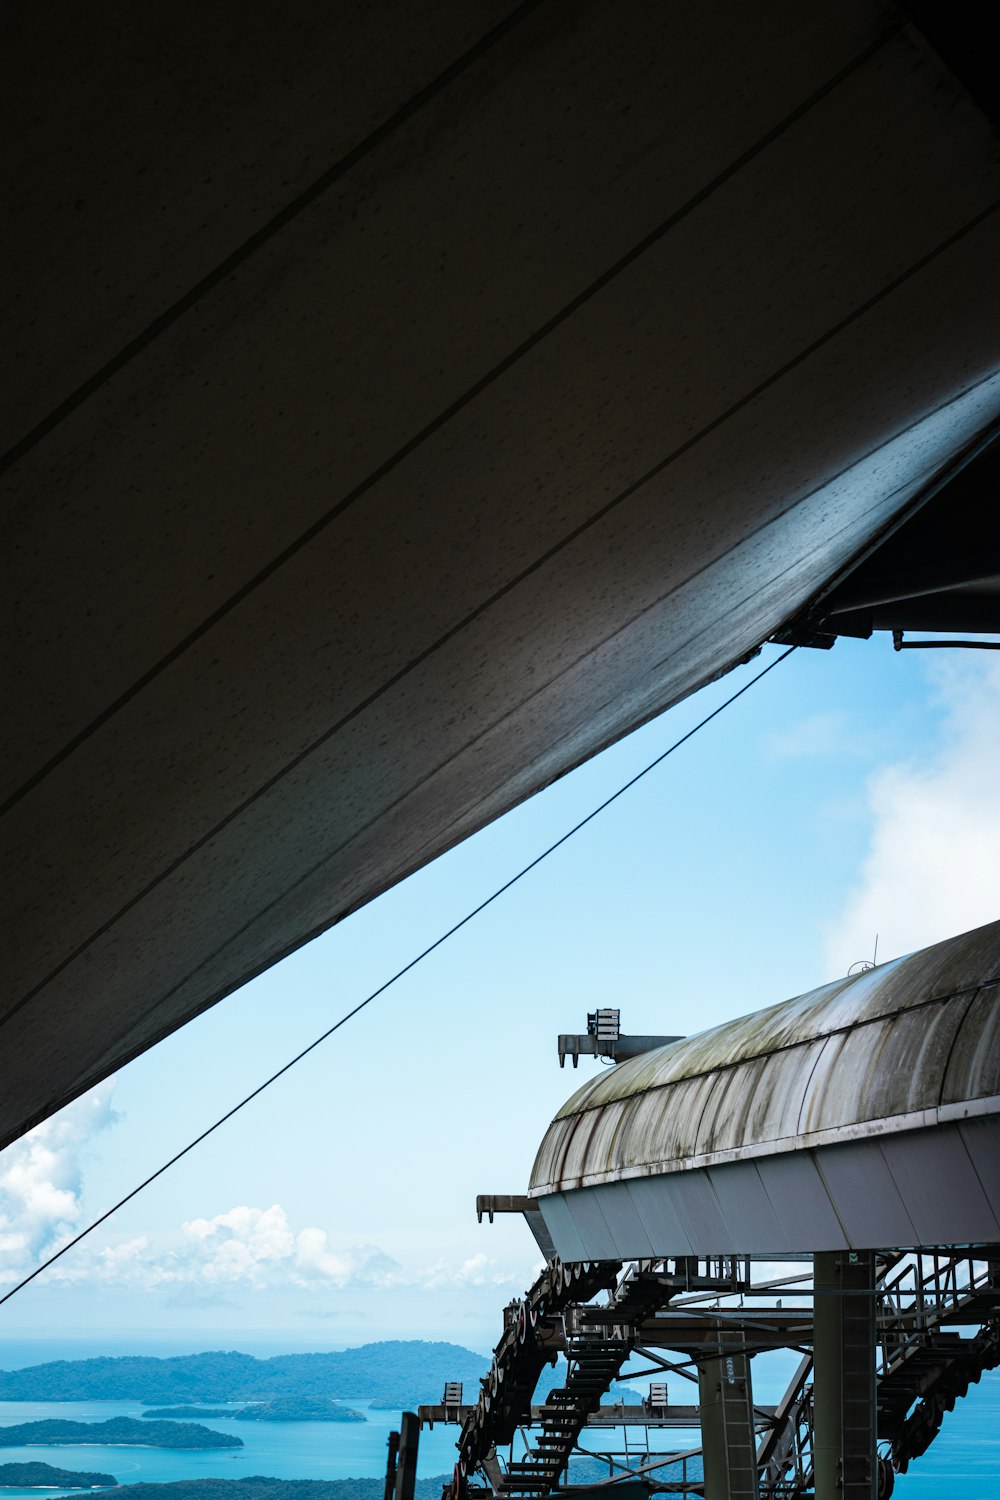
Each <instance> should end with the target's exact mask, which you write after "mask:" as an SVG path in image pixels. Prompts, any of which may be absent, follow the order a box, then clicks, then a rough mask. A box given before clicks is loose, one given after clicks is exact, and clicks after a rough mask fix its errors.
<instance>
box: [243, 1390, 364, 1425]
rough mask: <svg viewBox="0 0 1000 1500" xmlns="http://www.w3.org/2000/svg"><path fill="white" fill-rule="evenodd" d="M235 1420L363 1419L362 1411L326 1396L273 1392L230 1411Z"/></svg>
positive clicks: (337, 1420) (329, 1420)
mask: <svg viewBox="0 0 1000 1500" xmlns="http://www.w3.org/2000/svg"><path fill="white" fill-rule="evenodd" d="M232 1415H233V1419H234V1421H237V1422H367V1420H368V1418H367V1417H366V1416H364V1415H363V1413H362V1412H359V1411H354V1410H353V1409H352V1408H351V1407H350V1406H340V1405H339V1404H338V1402H336V1401H331V1399H330V1397H329V1396H276V1397H275V1399H274V1400H273V1401H259V1402H258V1401H255V1402H254V1404H253V1405H252V1406H244V1407H243V1409H242V1410H241V1411H236V1412H233V1414H232Z"/></svg>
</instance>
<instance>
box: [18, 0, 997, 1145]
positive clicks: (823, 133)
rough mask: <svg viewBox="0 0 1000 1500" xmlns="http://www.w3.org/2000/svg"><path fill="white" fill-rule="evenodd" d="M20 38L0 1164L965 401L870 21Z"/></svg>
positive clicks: (862, 524)
mask: <svg viewBox="0 0 1000 1500" xmlns="http://www.w3.org/2000/svg"><path fill="white" fill-rule="evenodd" d="M13 15H14V20H13V21H12V22H11V23H10V25H9V28H8V35H7V38H6V46H5V49H4V57H5V68H6V70H7V71H6V76H5V79H4V83H5V87H4V89H3V90H2V91H0V109H3V110H4V111H6V112H7V113H8V121H7V123H6V124H5V125H4V126H3V130H4V139H5V140H6V141H7V142H8V143H9V145H10V146H11V148H12V149H11V150H10V151H9V153H8V154H9V157H10V163H9V168H8V178H7V181H6V183H5V186H4V195H5V198H4V201H5V202H6V203H7V204H8V205H12V206H14V208H15V210H16V211H15V212H13V213H12V214H11V215H10V228H9V232H8V233H5V236H4V245H3V254H4V257H5V265H6V266H7V267H8V270H7V272H6V274H5V276H4V277H3V279H2V283H0V285H2V295H3V316H4V339H5V350H6V351H7V353H8V355H9V356H10V355H12V356H13V357H14V359H15V360H16V369H17V371H18V380H17V382H16V387H15V389H14V391H13V393H12V395H13V400H12V401H11V402H9V403H8V404H7V405H6V407H5V417H4V421H5V423H6V426H5V428H4V435H5V441H6V443H7V444H8V445H9V451H8V455H7V458H6V459H5V460H3V461H2V467H3V470H4V478H3V482H4V486H5V491H6V500H5V512H4V515H5V519H4V521H3V528H4V529H3V533H2V542H3V547H2V555H3V558H4V569H5V575H4V583H3V587H4V594H5V597H6V598H9V599H10V600H11V601H12V602H13V607H14V613H13V619H12V624H11V626H10V628H9V630H8V646H9V648H10V649H9V667H8V675H7V680H6V682H5V692H4V702H5V709H6V712H5V715H4V720H3V730H2V733H3V739H4V758H3V768H4V769H3V774H4V778H5V780H4V784H3V790H2V795H3V798H4V799H5V801H4V803H3V806H4V809H5V811H4V816H3V830H4V833H3V836H4V848H5V862H4V876H3V881H4V884H3V888H2V892H0V896H2V900H3V917H2V920H3V922H4V924H5V931H6V932H8V933H9V934H10V935H11V940H10V943H9V953H8V961H7V964H6V968H5V976H4V983H5V989H4V997H3V1001H2V1010H0V1052H2V1056H3V1058H4V1090H3V1100H2V1104H0V1141H5V1140H8V1139H11V1138H12V1137H13V1136H14V1135H16V1134H17V1133H18V1132H19V1131H20V1130H22V1129H23V1128H25V1126H26V1125H27V1124H29V1123H30V1122H32V1121H34V1120H36V1119H38V1118H41V1117H42V1116H44V1115H45V1114H46V1113H47V1112H49V1111H50V1110H51V1109H52V1108H54V1107H56V1106H57V1105H58V1104H59V1103H62V1102H65V1101H66V1100H67V1099H69V1098H70V1097H72V1096H73V1095H74V1094H76V1093H77V1092H79V1091H80V1090H81V1089H82V1088H84V1087H86V1086H87V1085H88V1084H89V1083H92V1082H94V1081H96V1080H97V1079H98V1078H100V1077H102V1076H104V1075H105V1074H106V1073H107V1072H108V1071H110V1070H111V1069H112V1068H113V1067H115V1066H116V1065H117V1064H118V1063H120V1062H121V1061H122V1060H123V1059H124V1058H127V1057H128V1056H131V1055H134V1054H135V1053H136V1052H138V1051H140V1050H142V1049H143V1048H144V1047H146V1046H148V1045H150V1043H151V1042H153V1041H155V1040H156V1039H157V1038H158V1037H160V1036H162V1035H164V1034H166V1033H167V1032H169V1031H170V1030H171V1029H173V1028H174V1027H175V1026H177V1025H179V1024H180V1023H181V1022H182V1021H183V1020H185V1019H186V1018H187V1017H189V1016H190V1015H192V1014H194V1013H196V1012H197V1011H198V1010H199V1009H201V1008H203V1007H204V1006H206V1005H208V1004H211V1003H212V1002H213V1001H214V1000H216V999H218V998H219V997H220V996H221V995H222V994H224V993H226V992H228V991H229V990H231V989H232V988H233V987H235V986H236V985H238V984H239V983H241V982H242V981H243V980H245V979H246V978H247V977H249V976H250V975H251V974H253V973H255V972H257V971H259V970H260V969H261V968H262V967H265V966H266V965H268V964H269V963H272V962H273V961H274V960H275V959H276V958H277V957H278V956H280V955H281V954H282V953H284V952H287V951H289V950H290V949H292V948H294V947H295V946H296V945H297V944H299V943H301V942H303V941H304V940H306V938H308V937H309V936H310V935H312V934H314V933H316V932H319V931H321V930H323V929H324V928H325V927H327V926H329V925H330V924H331V923H332V922H335V921H336V920H338V919H339V918H340V917H341V916H343V915H344V914H345V913H346V912H348V911H350V910H351V909H352V908H353V907H356V906H357V905H358V904H359V903H362V902H364V901H366V900H368V899H370V898H371V896H372V895H374V894H375V893H377V892H378V891H379V890H382V889H384V888H385V887H386V886H388V885H390V884H392V883H393V882H394V881H395V880H397V879H399V878H400V877H401V876H402V875H404V874H405V873H407V872H408V871H409V870H412V869H414V868H415V867H417V866H418V865H420V864H421V863H422V862H424V861H426V860H427V859H429V858H432V857H433V856H434V855H435V854H436V853H438V852H440V851H441V850H442V849H443V848H446V847H447V846H448V845H449V844H451V843H453V842H454V841H455V840H457V839H460V838H462V837H464V836H465V835H467V834H468V833H469V832H471V831H473V830H474V829H476V828H478V827H480V826H481V825H482V824H483V823H484V822H486V821H488V820H489V819H490V818H492V817H494V816H496V815H497V814H498V813H499V812H501V811H503V810H504V809H505V808H507V807H509V806H511V805H512V804H513V803H515V802H517V801H518V800H519V799H521V798H523V797H525V796H527V795H530V793H531V792H532V791H534V790H536V789H537V788H538V787H539V786H542V785H544V784H545V783H546V782H548V781H550V780H551V779H552V778H553V777H556V776H558V775H560V774H562V773H563V772H564V771H566V770H567V769H568V768H569V767H571V766H572V765H574V764H576V763H578V762H579V761H580V760H582V759H584V758H585V757H586V756H588V755H590V754H592V753H593V752H594V751H595V750H597V749H599V748H601V747H602V746H603V745H605V744H607V743H608V742H610V741H611V740H613V739H614V738H615V737H617V736H619V735H621V734H623V733H625V732H627V730H628V729H630V728H632V727H633V726H634V725H636V724H637V723H640V722H642V721H643V720H644V719H645V718H648V717H649V716H650V715H651V714H653V713H655V712H657V711H658V710H659V709H661V708H663V707H664V706H666V705H667V704H669V703H671V702H674V701H675V700H676V699H677V698H679V697H680V696H682V695H683V694H685V693H687V692H690V691H692V690H693V689H695V688H696V687H698V686H699V685H700V684H701V683H703V682H704V681H706V680H707V679H708V678H709V677H710V676H712V675H713V674H715V673H717V672H719V671H721V670H724V669H725V668H727V667H728V666H730V665H731V664H732V663H733V662H734V661H736V660H737V659H739V658H740V657H741V656H742V655H743V654H744V653H745V652H747V651H748V650H752V649H753V648H754V647H756V646H757V645H758V644H759V643H760V642H761V641H762V640H764V639H765V638H766V637H767V636H768V634H769V633H771V632H772V631H773V630H774V629H775V628H776V627H777V626H778V625H779V624H780V623H781V622H782V621H783V620H785V619H787V618H788V617H789V616H790V615H791V614H793V613H794V612H795V611H796V610H797V609H798V608H799V607H800V606H801V605H802V603H803V602H804V601H805V600H806V599H807V598H808V597H810V595H811V594H812V593H813V592H814V591H815V590H816V589H817V588H818V587H819V586H820V585H821V584H822V583H824V582H825V581H826V580H827V579H828V578H829V577H830V576H831V575H832V574H833V573H834V572H836V571H837V570H838V569H839V568H840V567H841V565H842V564H843V563H845V562H846V561H847V560H848V559H850V558H851V557H853V556H854V555H855V554H856V553H857V552H858V551H859V550H860V549H861V548H862V547H863V546H865V545H866V544H867V542H868V541H869V539H870V538H871V537H872V536H873V535H875V534H877V533H878V531H879V530H880V528H882V527H883V526H884V525H886V523H887V522H889V521H890V520H891V519H892V518H893V517H894V516H895V515H897V514H898V513H899V512H900V510H901V509H902V508H903V507H905V506H906V505H908V504H909V503H910V501H911V500H912V499H913V498H914V497H915V496H917V495H919V493H920V491H921V490H922V488H923V487H924V486H926V484H927V483H928V482H929V481H930V480H931V479H933V478H934V476H935V475H936V474H938V473H939V471H940V470H941V469H942V468H943V467H944V466H945V465H946V464H947V463H948V462H949V461H950V460H951V459H952V458H953V457H954V455H955V454H956V453H958V452H960V451H961V450H962V449H963V448H964V447H965V446H966V445H967V444H969V443H971V442H972V441H973V440H974V439H975V438H976V437H977V435H978V434H980V433H981V432H982V431H983V430H984V429H985V428H986V427H987V425H988V424H990V423H991V422H992V421H994V420H995V419H996V418H997V416H998V414H1000V380H997V379H996V378H995V372H996V370H997V368H998V365H1000V359H998V353H1000V334H998V332H997V327H998V322H997V319H996V318H995V317H991V316H990V315H989V306H988V299H989V297H990V295H991V292H990V288H991V287H992V286H993V284H994V277H993V271H994V268H995V264H996V261H997V254H998V249H1000V230H998V221H1000V216H998V215H997V214H996V213H995V212H994V208H995V206H996V203H997V200H998V198H1000V164H998V157H997V148H996V142H995V139H994V137H993V136H992V134H991V132H990V130H989V128H988V126H987V124H986V122H985V121H984V119H983V118H982V117H981V116H980V114H979V113H978V111H977V109H976V107H975V106H974V105H973V104H972V103H971V102H970V101H968V100H967V99H966V97H965V95H964V93H963V91H962V88H961V87H960V85H959V84H958V83H957V82H956V80H955V79H954V78H953V77H952V75H951V74H950V73H949V72H948V71H947V69H946V68H945V67H944V66H943V64H942V63H941V62H940V60H939V59H938V58H937V57H936V55H935V54H934V53H933V52H932V50H931V49H930V48H929V46H928V45H927V43H926V42H925V41H924V40H923V39H922V37H921V36H920V35H919V34H918V33H917V32H916V31H915V30H914V29H913V28H912V27H909V26H907V25H905V24H902V22H901V18H900V17H899V15H898V14H897V13H896V12H895V11H894V10H893V9H892V8H891V7H888V8H887V7H885V6H883V5H881V4H877V3H869V0H851V3H847V4H843V5H838V6H835V7H829V8H828V9H827V10H825V11H823V10H817V9H816V8H812V9H809V8H803V7H801V6H798V5H793V4H791V3H790V0H771V3H769V4H768V5H767V6H766V7H764V8H763V9H761V8H760V7H757V8H754V9H749V8H747V7H746V6H742V5H738V4H735V3H732V0H726V3H722V4H719V5H717V6H713V7H709V8H698V9H697V11H692V9H691V8H690V7H654V6H649V5H648V4H645V3H642V0H629V3H624V4H622V5H616V6H613V7H608V6H603V5H599V4H596V3H592V4H585V5H580V4H577V3H573V4H570V3H569V0H550V3H544V4H537V5H532V4H529V5H525V6H521V7H518V8H516V9H515V8H514V7H510V8H509V9H508V8H505V7H502V6H500V5H497V4H490V3H485V0H481V3H477V4H476V5H473V6H469V5H466V4H463V5H459V4H444V5H441V6H437V7H434V8H433V15H432V16H430V17H424V16H421V17H420V19H419V23H418V21H417V20H416V19H413V20H412V21H409V20H404V19H402V18H401V17H400V15H399V14H397V13H395V12H394V13H392V15H391V19H390V18H389V17H388V14H387V13H386V14H383V13H382V12H378V11H375V12H372V11H371V10H370V9H369V8H367V7H363V6H359V5H358V6H355V5H345V6H336V7H330V6H323V5H319V4H317V3H315V0H308V3H307V0H300V3H297V4H296V3H291V4H287V3H284V4H282V5H281V6H280V7H279V6H275V5H271V4H264V5H262V6H258V7H254V9H253V12H252V14H249V13H247V11H246V8H245V7H237V6H235V5H231V4H229V3H228V0H224V3H223V4H220V5H218V6H213V7H211V8H210V9H209V11H208V13H206V12H205V9H204V7H195V6H194V5H191V4H181V5H178V4H176V3H171V4H170V5H167V4H166V3H165V0H153V3H151V4H149V5H147V6H144V7H142V8H141V10H139V11H129V12H127V13H121V12H120V11H119V9H118V8H114V7H109V8H107V9H104V10H102V9H101V8H100V7H98V8H97V9H96V11H95V9H94V8H93V7H86V6H83V5H82V4H78V5H63V6H59V7H56V6H54V5H51V4H47V3H41V4H38V5H34V6H31V7H27V6H26V7H22V8H21V9H20V10H15V11H14V12H13Z"/></svg>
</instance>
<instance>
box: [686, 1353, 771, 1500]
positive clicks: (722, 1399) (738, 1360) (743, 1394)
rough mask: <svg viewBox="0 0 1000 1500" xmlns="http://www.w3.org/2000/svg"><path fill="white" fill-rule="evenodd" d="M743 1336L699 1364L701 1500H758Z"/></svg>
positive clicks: (752, 1421)
mask: <svg viewBox="0 0 1000 1500" xmlns="http://www.w3.org/2000/svg"><path fill="white" fill-rule="evenodd" d="M743 1342H744V1341H743V1338H742V1336H736V1337H733V1338H731V1339H729V1340H728V1341H727V1340H726V1339H725V1338H724V1337H723V1339H721V1340H720V1343H719V1353H718V1355H715V1356H710V1357H708V1358H699V1361H698V1401H699V1405H700V1407H701V1442H702V1457H703V1462H704V1466H705V1500H757V1493H758V1491H757V1443H756V1436H755V1432H754V1420H753V1389H752V1384H751V1378H750V1360H749V1359H748V1357H747V1356H746V1354H744V1353H742V1352H740V1349H741V1347H742V1344H743Z"/></svg>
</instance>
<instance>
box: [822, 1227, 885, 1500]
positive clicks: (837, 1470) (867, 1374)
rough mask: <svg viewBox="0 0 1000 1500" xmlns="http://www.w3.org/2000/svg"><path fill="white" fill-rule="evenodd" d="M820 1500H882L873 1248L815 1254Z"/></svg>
mask: <svg viewBox="0 0 1000 1500" xmlns="http://www.w3.org/2000/svg"><path fill="white" fill-rule="evenodd" d="M814 1285H815V1313H814V1322H815V1345H814V1362H815V1382H814V1388H813V1390H814V1402H815V1436H814V1447H813V1452H814V1462H815V1476H816V1500H875V1494H876V1480H877V1464H876V1461H875V1420H876V1418H875V1280H874V1256H873V1255H872V1254H871V1253H870V1252H869V1251H858V1250H851V1251H843V1252H831V1251H827V1252H825V1253H823V1254H817V1255H816V1257H815V1282H814Z"/></svg>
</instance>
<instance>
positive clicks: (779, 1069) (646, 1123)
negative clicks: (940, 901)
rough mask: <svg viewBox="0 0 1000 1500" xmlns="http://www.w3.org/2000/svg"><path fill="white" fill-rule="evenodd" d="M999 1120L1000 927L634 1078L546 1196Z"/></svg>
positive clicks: (764, 1015)
mask: <svg viewBox="0 0 1000 1500" xmlns="http://www.w3.org/2000/svg"><path fill="white" fill-rule="evenodd" d="M989 1114H1000V922H995V923H991V924H990V925H988V926H986V927H980V928H978V929H976V930H975V931H973V932H970V933H966V934H964V935H963V936H961V937H957V938H951V939H949V940H948V941H946V942H943V943H938V944H936V945H935V946H934V947H931V948H927V949H924V950H922V951H921V952H919V953H915V954H912V955H910V956H909V957H907V958H902V959H897V960H896V961H894V962H893V963H890V964H885V965H883V966H882V967H880V968H877V969H873V970H870V971H869V972H867V973H863V974H859V975H856V976H854V977H853V978H846V979H841V980H837V981H835V982H834V983H832V984H828V985H824V986H823V987H821V988H820V989H817V990H812V991H810V992H809V993H808V994H806V995H800V996H799V997H798V998H797V999H794V1000H789V1001H786V1002H784V1003H783V1004H781V1005H775V1006H772V1007H770V1008H769V1009H767V1010H763V1011H758V1012H757V1013H756V1014H753V1015H749V1016H744V1017H742V1018H741V1019H739V1020H737V1021H731V1022H728V1023H726V1024H725V1025H723V1026H717V1027H715V1028H713V1029H712V1030H711V1031H705V1032H702V1033H700V1034H699V1035H697V1036H693V1037H689V1038H687V1039H686V1040H684V1041H682V1042H674V1043H672V1044H671V1045H670V1046H667V1047H662V1048H660V1049H658V1050H657V1051H656V1052H651V1053H647V1054H646V1055H644V1056H642V1057H638V1058H635V1059H633V1060H632V1061H631V1062H627V1063H623V1064H620V1065H619V1066H618V1067H616V1068H615V1069H614V1070H613V1071H611V1072H609V1073H605V1074H603V1075H602V1076H601V1077H599V1078H597V1079H595V1080H594V1081H593V1082H591V1083H588V1084H586V1085H585V1086H584V1087H583V1088H582V1089H580V1090H579V1091H578V1092H577V1093H576V1094H574V1095H573V1097H572V1098H571V1099H570V1100H569V1102H568V1103H567V1104H566V1105H565V1106H564V1107H563V1109H562V1110H560V1112H559V1114H558V1115H557V1116H556V1118H555V1120H554V1121H553V1122H552V1125H551V1126H550V1127H549V1129H548V1131H547V1133H546V1135H545V1137H544V1139H543V1141H542V1144H541V1147H540V1148H539V1152H538V1156H537V1158H536V1160H535V1165H534V1168H533V1170H532V1175H531V1186H530V1192H531V1194H532V1196H536V1197H538V1196H542V1195H545V1194H549V1193H555V1192H562V1191H566V1190H568V1189H573V1188H580V1187H589V1186H595V1185H597V1184H600V1183H606V1182H615V1181H620V1180H622V1179H627V1178H635V1177H650V1176H655V1175H658V1174H661V1173H669V1172H677V1171H684V1170H689V1169H695V1168H700V1167H707V1166H714V1165H716V1164H719V1163H723V1162H729V1161H739V1160H743V1159H746V1158H752V1157H756V1156H765V1155H771V1154H775V1153H778V1152H785V1151H790V1150H793V1149H796V1148H799V1147H810V1146H819V1145H828V1144H833V1143H835V1142H838V1141H847V1140H853V1139H856V1138H858V1137H859V1136H865V1137H870V1136H872V1135H875V1134H886V1133H892V1132H897V1131H901V1130H912V1129H914V1128H917V1127H920V1126H926V1125H935V1124H943V1123H945V1122H946V1121H949V1120H952V1121H954V1120H962V1119H966V1118H969V1117H971V1116H974V1115H989Z"/></svg>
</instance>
